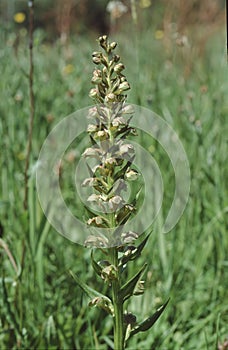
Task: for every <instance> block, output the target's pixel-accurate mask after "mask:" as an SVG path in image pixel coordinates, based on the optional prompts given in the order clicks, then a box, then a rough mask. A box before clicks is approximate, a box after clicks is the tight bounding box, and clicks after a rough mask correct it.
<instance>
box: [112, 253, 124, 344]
mask: <svg viewBox="0 0 228 350" xmlns="http://www.w3.org/2000/svg"><path fill="white" fill-rule="evenodd" d="M111 259H112V264H113V265H114V266H115V267H116V269H117V279H115V280H113V282H112V301H113V307H114V349H115V350H124V327H123V326H124V325H123V300H122V299H120V297H119V296H120V293H119V290H120V283H119V270H118V251H117V248H116V247H114V248H111Z"/></svg>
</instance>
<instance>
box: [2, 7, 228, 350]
mask: <svg viewBox="0 0 228 350" xmlns="http://www.w3.org/2000/svg"><path fill="white" fill-rule="evenodd" d="M34 6H35V9H34V12H35V30H34V49H33V53H34V93H35V119H34V130H33V138H32V152H31V157H30V167H29V182H28V185H29V193H28V209H27V210H25V209H24V206H23V201H24V187H25V183H24V169H25V158H26V150H27V144H28V125H29V113H30V112H29V89H28V86H29V79H28V73H29V49H28V42H29V38H28V29H29V11H28V6H27V2H26V1H20V0H18V1H9V0H8V1H6V0H2V1H1V3H0V19H1V29H0V38H1V40H0V62H1V79H0V89H1V101H0V115H1V118H0V144H1V153H0V166H1V179H0V180H1V185H0V348H1V349H99V350H100V349H112V348H113V345H112V344H113V342H112V320H111V319H110V317H109V316H106V314H105V313H103V312H102V311H100V310H98V309H96V308H95V309H89V308H88V306H87V305H88V299H87V298H86V297H85V296H84V295H83V293H82V291H81V290H80V289H79V287H78V286H77V285H76V284H75V282H74V280H73V279H72V278H71V276H70V275H69V273H68V271H69V269H71V270H73V271H74V272H75V273H77V274H78V276H80V277H81V279H83V280H84V281H87V282H88V284H90V285H91V286H94V287H95V288H96V289H99V288H100V290H101V291H102V288H103V287H102V285H103V283H102V281H99V280H98V279H97V278H96V276H94V273H93V270H92V268H91V265H90V251H89V250H88V249H85V248H83V247H82V246H79V245H76V244H73V243H71V242H70V241H68V240H67V239H65V238H64V237H62V236H60V235H59V234H58V233H56V232H55V231H54V229H53V228H52V227H51V226H50V225H49V223H48V222H47V221H46V219H45V216H44V215H43V213H42V210H41V209H40V206H39V202H38V198H37V193H36V188H35V169H36V166H37V163H36V162H37V159H38V155H39V150H40V148H41V146H42V143H43V141H44V140H45V138H46V136H47V135H48V133H49V132H50V130H51V129H52V128H53V127H54V126H55V125H56V124H57V123H58V122H59V121H60V120H61V119H63V118H64V117H65V116H67V115H68V114H70V113H72V112H74V111H75V110H78V109H80V108H83V107H87V106H88V105H90V104H92V102H91V101H90V99H89V97H88V92H89V90H90V88H91V83H90V80H91V74H92V71H93V63H92V61H91V54H92V52H93V51H94V50H97V48H98V46H97V42H96V39H97V37H98V36H99V35H101V34H109V35H110V37H111V39H112V40H115V41H117V42H118V50H117V51H118V53H119V54H120V56H121V58H122V61H123V63H124V64H125V66H126V76H127V78H128V81H129V82H130V84H131V90H130V92H129V94H128V96H129V97H128V101H129V102H131V103H134V104H138V105H142V106H144V107H147V108H150V109H152V110H153V111H154V112H156V113H157V114H159V115H160V116H162V118H164V119H165V120H166V121H167V122H168V123H169V124H170V125H171V126H172V127H173V129H174V130H175V131H176V132H177V134H178V135H179V137H180V139H181V142H182V143H183V146H184V148H185V151H186V153H187V156H188V159H189V163H190V168H191V192H190V197H189V201H188V205H187V207H186V210H185V212H184V214H183V216H182V218H181V220H180V221H179V223H178V224H177V225H176V227H175V228H174V229H173V230H172V231H171V232H169V233H168V234H167V235H163V234H160V232H159V229H160V227H159V223H156V224H155V225H154V228H153V234H152V235H151V238H150V240H149V242H148V245H147V248H146V249H145V253H144V254H143V256H142V257H140V261H139V262H138V263H139V266H141V264H142V262H144V261H147V262H148V270H147V274H146V276H145V277H146V286H147V289H146V293H145V294H144V295H143V296H138V297H135V298H134V301H133V302H132V303H131V304H129V306H128V309H129V311H132V312H134V313H135V314H136V315H137V318H138V320H139V321H140V320H142V319H144V318H145V317H146V316H148V315H149V314H150V313H151V312H152V311H154V310H155V309H156V308H157V307H158V306H159V305H160V304H161V303H162V302H164V301H165V300H166V299H167V298H168V297H170V298H171V300H170V303H169V306H168V307H167V309H166V311H165V312H164V314H163V315H162V317H161V319H159V321H158V322H157V323H156V325H155V326H154V327H153V328H152V330H150V331H149V332H148V333H140V334H139V336H138V337H136V338H135V339H132V340H130V341H129V344H128V349H148V350H149V349H151V350H152V349H156V350H157V349H160V350H180V349H183V350H190V349H192V350H193V349H194V350H195V349H200V350H203V349H210V350H211V349H220V350H221V349H227V348H228V347H227V345H226V340H227V337H228V328H227V324H228V236H227V212H228V201H227V180H228V179H227V171H226V170H227V131H228V130H227V129H228V128H227V114H228V102H227V93H228V79H227V78H228V74H227V63H226V52H225V51H226V33H225V3H224V1H213V0H207V1H206V0H202V1H190V0H189V1H177V0H170V1H167V0H160V1H159V0H151V1H150V0H140V1H139V0H135V1H130V0H125V1H122V2H118V4H117V2H114V1H105V0H93V1H92V0H65V1H60V0H57V1H44V0H43V1H42V0H39V1H34ZM147 142H148V144H147V147H148V149H149V150H150V152H151V154H152V155H153V156H154V158H155V160H156V161H157V162H158V164H159V167H160V170H161V173H162V178H163V181H164V192H165V196H164V201H163V207H162V212H161V213H160V216H161V220H162V219H163V218H164V217H165V214H166V213H167V210H168V208H169V207H170V205H171V202H172V197H173V188H174V180H175V178H174V174H173V169H172V166H171V164H170V162H169V159H168V157H167V155H166V153H165V152H164V150H163V149H162V148H161V147H160V146H159V145H158V144H156V143H155V142H152V141H151V140H148V141H147ZM70 155H71V156H70ZM73 161H74V156H73V158H72V153H71V154H70V153H69V154H68V156H67V155H66V157H65V159H64V165H63V167H73ZM70 190H71V189H70V187H69V188H68V187H67V188H66V191H69V192H68V194H69V198H72V196H71V192H70ZM134 268H136V267H134V266H130V269H129V276H131V275H132V274H133V271H134Z"/></svg>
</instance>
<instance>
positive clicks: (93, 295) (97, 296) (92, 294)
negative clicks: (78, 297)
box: [69, 270, 113, 314]
mask: <svg viewBox="0 0 228 350" xmlns="http://www.w3.org/2000/svg"><path fill="white" fill-rule="evenodd" d="M69 273H70V275H71V276H72V277H73V279H74V280H75V281H76V283H77V284H78V285H79V287H80V288H81V289H82V290H83V292H85V294H86V295H87V296H88V297H89V298H90V299H92V300H91V303H93V301H94V300H99V303H96V305H97V306H100V307H102V308H103V309H105V310H106V311H108V312H109V313H110V314H113V305H112V302H111V300H110V299H109V298H108V297H106V296H105V295H103V294H101V293H99V292H98V291H96V290H95V289H93V288H91V287H89V286H87V284H86V283H84V282H82V281H81V280H80V279H79V278H78V276H77V275H75V274H74V273H73V271H71V270H70V271H69ZM102 300H103V302H102ZM94 304H95V303H94ZM104 305H105V307H104Z"/></svg>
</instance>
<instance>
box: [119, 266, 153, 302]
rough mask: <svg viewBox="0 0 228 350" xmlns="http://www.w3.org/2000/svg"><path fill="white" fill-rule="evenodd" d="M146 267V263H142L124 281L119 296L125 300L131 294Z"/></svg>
mask: <svg viewBox="0 0 228 350" xmlns="http://www.w3.org/2000/svg"><path fill="white" fill-rule="evenodd" d="M146 267H147V264H144V265H143V267H142V268H141V269H140V270H139V271H138V272H137V273H136V275H134V276H133V277H132V278H131V279H130V280H129V281H128V282H127V283H125V284H124V285H123V286H122V287H121V288H120V298H121V299H122V300H123V301H125V300H127V299H128V298H130V296H132V295H133V293H134V289H135V287H136V285H137V283H138V281H139V279H140V278H141V275H142V274H143V272H144V271H145V268H146Z"/></svg>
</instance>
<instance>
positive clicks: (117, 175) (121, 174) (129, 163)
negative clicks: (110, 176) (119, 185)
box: [114, 156, 134, 181]
mask: <svg viewBox="0 0 228 350" xmlns="http://www.w3.org/2000/svg"><path fill="white" fill-rule="evenodd" d="M133 159H134V156H133V157H131V159H130V160H129V161H128V162H127V163H126V164H125V166H124V167H123V168H122V169H120V170H119V171H118V172H117V173H116V174H115V175H114V181H116V180H118V179H119V178H122V177H123V176H124V174H125V172H126V171H127V169H128V168H129V167H130V166H131V165H132V162H133Z"/></svg>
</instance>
